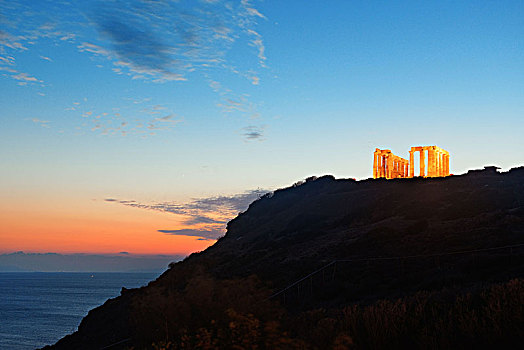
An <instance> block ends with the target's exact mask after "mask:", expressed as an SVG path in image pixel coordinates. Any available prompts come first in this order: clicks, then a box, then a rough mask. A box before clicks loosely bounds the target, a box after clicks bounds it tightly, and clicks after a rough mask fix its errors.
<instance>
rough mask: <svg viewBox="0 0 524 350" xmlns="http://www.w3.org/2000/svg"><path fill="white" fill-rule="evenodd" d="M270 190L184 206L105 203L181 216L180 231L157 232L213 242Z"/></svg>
mask: <svg viewBox="0 0 524 350" xmlns="http://www.w3.org/2000/svg"><path fill="white" fill-rule="evenodd" d="M268 192H270V191H267V190H263V189H256V190H251V191H246V192H243V193H239V194H235V195H231V196H214V197H207V198H196V199H193V200H191V201H190V202H187V203H176V202H156V203H139V202H137V201H134V200H119V199H115V198H107V199H105V201H106V202H111V203H119V204H122V205H125V206H129V207H133V208H140V209H146V210H154V211H160V212H164V213H171V214H176V215H182V216H184V217H185V220H184V221H183V225H184V226H185V227H184V228H177V229H160V230H158V232H161V233H165V234H169V235H181V236H193V237H200V238H203V239H206V240H207V239H217V238H219V237H220V236H222V235H223V234H224V232H225V225H226V223H227V222H228V221H229V220H231V219H233V218H234V217H235V216H236V215H237V214H238V213H239V212H243V211H245V210H246V209H247V208H248V206H249V204H251V203H252V202H253V201H255V200H257V199H258V198H260V197H262V196H263V195H265V194H267V193H268Z"/></svg>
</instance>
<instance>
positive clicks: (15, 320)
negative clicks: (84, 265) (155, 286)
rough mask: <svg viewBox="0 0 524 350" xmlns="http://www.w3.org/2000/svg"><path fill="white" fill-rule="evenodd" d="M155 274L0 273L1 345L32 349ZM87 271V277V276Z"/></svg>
mask: <svg viewBox="0 0 524 350" xmlns="http://www.w3.org/2000/svg"><path fill="white" fill-rule="evenodd" d="M159 275H160V274H159V273H93V274H91V273H67V272H56V273H54V272H50V273H39V272H38V273H36V272H35V273H33V272H22V273H18V272H6V273H0V349H35V348H38V347H42V346H44V345H48V344H53V343H55V342H56V341H57V340H58V339H60V338H62V337H63V336H65V335H67V334H69V333H72V332H74V331H75V330H76V329H77V327H78V325H79V324H80V321H81V320H82V318H83V317H84V316H85V315H87V312H88V311H89V310H91V309H93V308H95V307H97V306H99V305H102V304H103V303H104V302H105V301H106V300H107V299H109V298H113V297H116V296H118V295H120V290H121V289H122V287H126V288H135V287H140V286H143V285H146V284H147V283H148V282H149V281H152V280H154V279H155V278H156V277H158V276H159ZM91 276H92V277H91Z"/></svg>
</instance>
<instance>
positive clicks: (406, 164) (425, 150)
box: [373, 146, 449, 179]
mask: <svg viewBox="0 0 524 350" xmlns="http://www.w3.org/2000/svg"><path fill="white" fill-rule="evenodd" d="M416 152H419V157H420V158H419V159H420V161H419V175H418V176H420V177H443V176H449V152H448V151H446V150H445V149H442V148H440V147H437V146H415V147H411V150H410V151H409V161H408V160H407V159H404V158H402V157H399V156H397V155H394V154H393V153H392V152H391V150H389V149H378V148H376V149H375V152H374V158H373V178H375V179H376V178H381V177H384V178H386V179H395V178H410V177H415V153H416ZM426 154H427V161H426ZM426 168H427V171H426Z"/></svg>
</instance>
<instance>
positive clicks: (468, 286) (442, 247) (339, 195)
mask: <svg viewBox="0 0 524 350" xmlns="http://www.w3.org/2000/svg"><path fill="white" fill-rule="evenodd" d="M523 278H524V167H520V168H515V169H512V170H510V171H509V172H504V173H499V172H497V171H496V170H495V168H494V167H491V168H489V167H488V168H486V169H485V170H481V171H470V172H469V173H468V174H465V175H459V176H450V177H446V178H428V179H422V178H412V179H395V180H385V179H376V180H364V181H354V180H344V179H342V180H336V179H334V178H333V177H332V176H323V177H320V178H309V179H307V180H306V181H304V182H301V183H297V184H295V185H293V186H291V187H289V188H285V189H281V190H277V191H275V192H274V193H272V194H268V195H266V196H264V197H262V198H260V199H259V200H257V201H255V202H253V203H252V204H251V205H250V206H249V209H248V210H247V211H246V212H244V213H241V214H239V215H238V216H237V217H236V218H235V219H233V220H231V221H230V222H229V224H228V227H227V233H226V235H225V236H224V237H223V238H221V239H219V240H218V242H217V243H216V244H214V245H213V246H211V247H209V248H208V249H206V250H205V251H203V252H201V253H195V254H192V255H190V256H189V257H188V258H186V259H185V260H184V261H181V262H179V263H176V264H172V265H171V266H170V268H169V270H167V271H166V272H165V273H164V274H163V275H162V276H160V277H159V278H158V279H157V280H155V281H153V282H150V283H149V285H148V286H146V287H142V288H139V289H131V290H125V289H124V290H122V293H121V295H120V296H119V297H117V298H115V299H111V300H108V301H107V302H106V303H105V304H104V305H102V306H100V307H98V308H96V309H94V310H91V311H90V312H89V314H88V315H87V316H86V317H85V318H84V319H83V320H82V322H81V324H80V326H79V328H78V331H76V332H75V333H73V334H71V335H68V336H66V337H64V338H63V339H61V340H60V341H59V342H58V343H56V344H55V345H53V346H50V347H46V348H45V349H101V348H107V349H131V348H132V349H142V348H158V349H215V348H223V349H251V348H259V349H380V348H388V349H391V348H398V349H400V348H403V349H406V348H420V349H428V348H516V347H518V346H521V345H522V344H523V342H524V279H523Z"/></svg>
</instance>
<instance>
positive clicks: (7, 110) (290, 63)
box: [0, 0, 524, 253]
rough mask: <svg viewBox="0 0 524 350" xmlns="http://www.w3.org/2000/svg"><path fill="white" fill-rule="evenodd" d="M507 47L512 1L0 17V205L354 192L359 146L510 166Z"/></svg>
mask: <svg viewBox="0 0 524 350" xmlns="http://www.w3.org/2000/svg"><path fill="white" fill-rule="evenodd" d="M522 38H524V3H523V2H522V1H475V2H466V1H460V2H456V1H424V2H420V1H393V2H392V1H365V2H364V1H362V2H359V1H333V2H325V1H307V2H305V1H285V2H284V1H278V2H276V1H254V0H253V1H227V0H226V1H222V0H208V1H204V0H201V1H183V0H180V1H162V0H158V1H152V0H151V1H146V0H143V1H138V0H135V1H37V2H36V1H0V89H1V91H2V93H1V95H0V105H1V107H2V108H1V111H0V123H1V124H0V125H1V128H0V147H1V149H2V152H1V155H0V162H1V164H2V168H3V171H2V173H1V174H0V193H2V194H3V196H2V197H3V198H6V199H4V200H3V205H4V206H6V207H7V206H13V205H15V206H16V205H18V206H20V210H19V211H18V212H19V213H24V210H29V209H27V208H28V207H29V206H27V205H26V203H28V202H31V203H46V202H49V201H52V202H63V203H69V204H70V206H74V205H78V206H79V207H82V205H80V204H78V203H87V201H93V200H98V202H97V203H100V204H99V206H98V207H97V209H96V210H95V209H93V210H94V212H93V214H92V215H94V216H96V215H103V214H102V212H104V211H105V210H108V209H107V208H108V206H110V205H118V204H113V203H110V202H107V201H104V199H107V198H116V199H118V200H124V201H125V200H135V201H137V202H138V203H142V204H143V205H144V206H146V207H147V206H149V207H150V206H151V205H152V203H157V204H158V203H166V202H170V203H193V202H192V201H194V200H195V199H202V198H217V197H219V196H233V197H234V196H236V195H242V194H245V193H251V192H249V191H253V190H256V189H262V190H271V189H275V188H278V187H282V186H286V185H289V184H291V183H293V182H295V181H298V180H300V179H303V178H305V177H308V176H311V175H322V174H334V175H335V176H337V177H352V178H367V177H370V176H371V174H372V172H371V171H372V153H373V150H374V149H375V147H379V148H390V149H392V150H393V152H394V153H396V154H398V155H400V156H404V157H407V156H408V153H407V152H408V150H409V148H410V147H411V146H415V145H437V146H440V147H442V148H444V149H446V150H448V151H449V152H450V153H451V172H452V173H455V174H457V173H462V172H465V171H467V170H468V169H470V168H478V167H481V166H484V165H488V164H489V165H490V164H495V165H498V166H501V167H502V168H503V169H508V168H510V167H512V166H518V165H522V163H523V161H522V154H521V150H522V149H524V147H523V146H524V141H523V138H522V135H523V134H524V123H523V122H522V116H523V112H524V49H523V39H522ZM246 191H247V192H246ZM256 193H258V192H256ZM235 198H236V197H235ZM255 198H256V197H255ZM13 203H15V204H13ZM35 205H36V204H35ZM85 205H87V204H85ZM24 208H26V209H24ZM228 208H229V209H228V210H230V212H231V213H233V212H234V211H235V210H237V209H238V208H237V207H235V206H230V207H228ZM208 209H209V208H208ZM130 210H131V209H130ZM135 210H136V208H135ZM20 215H22V214H20ZM57 215H58V217H59V216H60V213H57ZM174 226H176V227H164V226H162V227H156V228H151V232H150V233H147V234H152V235H154V234H160V233H159V232H158V231H157V230H164V231H176V230H179V229H180V230H187V229H192V228H191V227H190V226H187V225H186V226H184V225H181V224H180V223H179V222H177V224H176V225H174ZM1 229H2V228H1V227H0V234H2V233H1ZM17 229H18V228H17V227H14V226H13V227H11V226H10V227H8V228H4V231H7V230H17ZM49 229H50V230H51V228H49ZM213 229H214V228H213ZM1 237H2V236H0V239H1ZM175 238H176V237H174V239H175ZM175 245H176V244H175ZM22 248H23V247H20V248H19V249H16V250H20V249H22ZM13 249H14V247H13ZM27 249H29V248H27ZM115 249H116V250H115V251H120V250H122V249H117V248H116V247H115ZM95 250H96V249H95ZM174 251H176V252H177V253H179V251H177V250H176V249H175V250H174Z"/></svg>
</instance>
